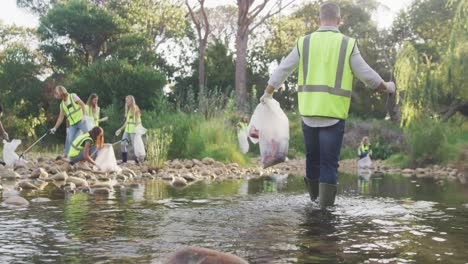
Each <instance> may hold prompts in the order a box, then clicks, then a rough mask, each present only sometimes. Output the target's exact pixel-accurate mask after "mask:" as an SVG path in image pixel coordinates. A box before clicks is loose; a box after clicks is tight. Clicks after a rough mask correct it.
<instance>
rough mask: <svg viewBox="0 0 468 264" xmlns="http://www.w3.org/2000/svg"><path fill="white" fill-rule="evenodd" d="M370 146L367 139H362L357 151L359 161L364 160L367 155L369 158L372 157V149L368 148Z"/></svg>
mask: <svg viewBox="0 0 468 264" xmlns="http://www.w3.org/2000/svg"><path fill="white" fill-rule="evenodd" d="M370 146H371V144H370V141H369V137H367V136H366V137H363V138H362V140H361V144H360V145H359V149H358V155H359V159H362V158H365V157H366V156H367V155H369V157H370V156H371V155H372V149H371V148H370Z"/></svg>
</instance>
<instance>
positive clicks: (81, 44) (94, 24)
mask: <svg viewBox="0 0 468 264" xmlns="http://www.w3.org/2000/svg"><path fill="white" fill-rule="evenodd" d="M40 21H41V23H40V26H39V28H38V33H39V35H40V36H41V37H42V40H47V41H49V42H51V45H52V46H58V47H61V48H62V49H64V50H66V51H68V52H69V53H70V54H76V55H78V56H79V57H80V58H81V61H82V63H83V64H84V65H88V64H90V63H92V62H93V61H94V60H95V59H96V58H97V57H98V56H99V55H100V53H101V52H102V51H105V43H106V42H107V41H108V40H109V39H110V38H111V37H112V36H114V35H117V34H119V33H121V32H122V31H123V30H124V29H123V27H124V26H123V25H122V21H121V20H119V17H117V16H114V15H113V14H112V13H110V12H109V11H108V10H106V9H105V8H102V7H99V6H97V5H95V4H93V3H90V2H89V1H87V0H71V1H66V2H59V3H57V4H56V5H55V6H54V7H53V8H52V9H50V10H49V11H48V12H47V15H45V16H43V17H41V19H40ZM60 36H66V37H67V38H69V39H70V40H71V42H70V43H65V44H60V43H61V42H63V40H62V41H59V40H58V39H59V37H60ZM48 45H50V44H45V46H48ZM45 50H46V49H45ZM51 55H54V53H51ZM56 59H57V58H56Z"/></svg>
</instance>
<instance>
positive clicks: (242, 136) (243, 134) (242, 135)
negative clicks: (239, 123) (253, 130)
mask: <svg viewBox="0 0 468 264" xmlns="http://www.w3.org/2000/svg"><path fill="white" fill-rule="evenodd" d="M237 139H238V141H239V148H240V151H241V152H242V153H243V154H245V153H247V152H249V141H247V131H245V130H241V131H239V133H238V134H237Z"/></svg>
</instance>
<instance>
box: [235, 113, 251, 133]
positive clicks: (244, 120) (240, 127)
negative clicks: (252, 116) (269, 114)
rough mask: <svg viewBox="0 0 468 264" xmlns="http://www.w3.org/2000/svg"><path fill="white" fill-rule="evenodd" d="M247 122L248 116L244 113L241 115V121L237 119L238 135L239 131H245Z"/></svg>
mask: <svg viewBox="0 0 468 264" xmlns="http://www.w3.org/2000/svg"><path fill="white" fill-rule="evenodd" d="M248 123H249V117H248V116H246V115H245V116H243V117H242V119H241V121H239V123H237V135H239V133H240V132H241V131H245V132H246V133H247V126H248Z"/></svg>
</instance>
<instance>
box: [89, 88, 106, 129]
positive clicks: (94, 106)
mask: <svg viewBox="0 0 468 264" xmlns="http://www.w3.org/2000/svg"><path fill="white" fill-rule="evenodd" d="M98 100H99V97H98V95H97V94H95V93H92V94H90V95H89V97H88V101H87V102H86V106H85V112H86V116H89V117H92V118H93V120H94V126H99V122H102V121H107V119H108V118H107V117H103V118H101V119H99V116H100V112H101V108H100V107H99V105H98ZM88 126H89V124H88Z"/></svg>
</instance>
